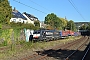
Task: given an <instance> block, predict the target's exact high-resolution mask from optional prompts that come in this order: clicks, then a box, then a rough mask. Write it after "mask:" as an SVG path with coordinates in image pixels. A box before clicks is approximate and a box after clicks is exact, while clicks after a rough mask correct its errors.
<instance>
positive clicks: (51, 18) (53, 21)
mask: <svg viewBox="0 0 90 60" xmlns="http://www.w3.org/2000/svg"><path fill="white" fill-rule="evenodd" d="M44 23H45V24H47V25H50V26H51V27H53V29H57V28H59V27H60V26H61V20H60V19H59V17H57V15H55V14H54V13H51V14H48V15H47V16H46V17H45V21H44Z"/></svg>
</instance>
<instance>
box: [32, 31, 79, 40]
mask: <svg viewBox="0 0 90 60" xmlns="http://www.w3.org/2000/svg"><path fill="white" fill-rule="evenodd" d="M79 35H80V33H79V32H73V31H71V30H66V31H63V30H35V31H34V32H33V36H32V40H34V41H39V40H40V41H43V40H47V41H49V40H58V39H61V38H66V37H68V36H79Z"/></svg>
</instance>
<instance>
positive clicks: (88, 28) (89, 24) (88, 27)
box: [87, 22, 90, 31]
mask: <svg viewBox="0 0 90 60" xmlns="http://www.w3.org/2000/svg"><path fill="white" fill-rule="evenodd" d="M87 30H89V31H90V22H89V23H88V26H87Z"/></svg>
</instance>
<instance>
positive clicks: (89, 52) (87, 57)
mask: <svg viewBox="0 0 90 60" xmlns="http://www.w3.org/2000/svg"><path fill="white" fill-rule="evenodd" d="M81 60H90V43H89V46H88V47H87V49H86V51H85V54H84V56H83V57H82V59H81Z"/></svg>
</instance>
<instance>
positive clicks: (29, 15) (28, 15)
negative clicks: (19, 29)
mask: <svg viewBox="0 0 90 60" xmlns="http://www.w3.org/2000/svg"><path fill="white" fill-rule="evenodd" d="M23 14H25V15H26V16H27V17H28V18H29V19H31V18H35V19H38V18H37V17H35V16H33V15H31V14H28V13H26V12H24V13H23Z"/></svg>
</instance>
